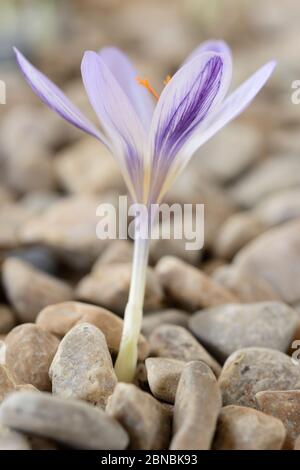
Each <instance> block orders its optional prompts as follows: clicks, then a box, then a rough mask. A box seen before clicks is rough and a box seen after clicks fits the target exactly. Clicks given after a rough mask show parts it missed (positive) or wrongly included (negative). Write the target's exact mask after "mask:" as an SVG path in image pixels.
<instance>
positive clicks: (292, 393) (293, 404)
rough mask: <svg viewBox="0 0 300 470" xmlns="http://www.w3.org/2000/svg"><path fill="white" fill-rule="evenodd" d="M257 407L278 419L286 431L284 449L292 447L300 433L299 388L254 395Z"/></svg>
mask: <svg viewBox="0 0 300 470" xmlns="http://www.w3.org/2000/svg"><path fill="white" fill-rule="evenodd" d="M255 398H256V400H257V403H258V406H259V409H260V410H261V411H263V412H264V413H266V414H268V415H271V416H274V417H275V418H278V419H280V420H281V421H282V422H283V424H284V426H285V429H286V431H287V435H286V439H285V442H284V446H283V448H284V449H293V448H294V445H295V441H296V439H297V437H298V436H299V435H300V390H289V391H265V392H259V393H257V394H256V395H255Z"/></svg>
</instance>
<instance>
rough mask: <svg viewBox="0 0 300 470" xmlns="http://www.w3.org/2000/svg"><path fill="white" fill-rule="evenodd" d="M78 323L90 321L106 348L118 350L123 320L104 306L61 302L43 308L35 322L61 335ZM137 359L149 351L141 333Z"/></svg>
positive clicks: (113, 352) (115, 352)
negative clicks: (97, 330)
mask: <svg viewBox="0 0 300 470" xmlns="http://www.w3.org/2000/svg"><path fill="white" fill-rule="evenodd" d="M78 323H90V324H92V325H94V326H96V327H97V328H99V329H100V330H101V331H102V333H104V336H105V339H106V342H107V346H108V349H109V351H110V353H111V354H112V355H114V356H115V355H116V354H117V353H118V351H119V345H120V341H121V335H122V330H123V320H122V319H121V318H120V317H118V316H117V315H115V314H114V313H112V312H110V311H109V310H106V309H105V308H102V307H98V306H96V305H91V304H86V303H83V302H63V303H60V304H55V305H49V306H48V307H46V308H44V309H43V310H42V311H41V312H40V313H39V315H38V316H37V319H36V324H37V325H38V326H40V327H41V328H43V329H44V330H46V331H49V332H50V333H52V334H54V335H56V336H59V337H61V338H62V337H63V336H64V335H65V334H66V333H67V332H68V331H69V330H70V329H71V328H72V327H73V326H75V325H76V324H78ZM138 351H139V360H140V361H143V360H144V359H145V357H147V355H148V353H149V346H148V343H147V341H146V339H145V338H144V337H143V335H140V337H139V344H138Z"/></svg>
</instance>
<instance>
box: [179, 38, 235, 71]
mask: <svg viewBox="0 0 300 470" xmlns="http://www.w3.org/2000/svg"><path fill="white" fill-rule="evenodd" d="M203 52H216V53H217V54H223V55H224V56H227V60H231V50H230V47H229V46H228V44H226V42H225V41H222V40H217V39H211V40H209V41H205V42H202V43H201V44H200V45H199V46H198V47H196V48H195V49H194V50H193V51H192V52H191V53H190V54H189V55H188V56H187V58H186V59H185V61H184V63H183V65H185V64H187V63H188V62H189V61H190V60H192V59H194V58H195V57H197V56H198V55H199V54H202V53H203Z"/></svg>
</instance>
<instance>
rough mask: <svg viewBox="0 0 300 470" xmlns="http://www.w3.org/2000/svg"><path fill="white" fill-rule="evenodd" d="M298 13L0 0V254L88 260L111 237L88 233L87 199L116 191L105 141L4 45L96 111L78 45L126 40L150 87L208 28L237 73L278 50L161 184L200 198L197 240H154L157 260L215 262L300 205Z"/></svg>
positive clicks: (225, 6)
mask: <svg viewBox="0 0 300 470" xmlns="http://www.w3.org/2000/svg"><path fill="white" fill-rule="evenodd" d="M299 14H300V2H299V1H298V0H285V1H284V2H282V0H252V1H250V0H210V1H207V0H184V1H180V0H163V1H162V0H151V2H149V1H147V0H43V1H38V0H1V2H0V80H3V81H4V82H5V83H6V87H7V96H6V101H7V103H6V105H0V171H1V173H0V252H1V253H2V255H3V256H7V254H11V253H13V254H18V256H23V257H25V258H26V259H29V260H30V261H31V262H32V263H33V264H35V265H37V266H38V267H39V268H41V269H44V270H48V271H49V272H58V273H59V275H60V276H70V277H71V278H72V277H73V276H75V275H74V272H73V271H74V270H76V272H77V271H78V272H80V273H81V274H82V272H84V273H85V272H88V271H89V270H90V269H91V267H92V264H93V263H94V262H95V261H96V260H97V258H98V256H99V255H102V253H103V251H105V250H106V248H107V244H106V243H105V242H99V241H97V240H95V224H96V221H95V207H96V206H97V205H98V204H99V202H100V201H101V200H112V201H114V200H115V199H116V196H117V195H118V194H122V193H124V192H125V188H124V184H123V182H122V178H121V177H120V174H119V171H118V168H117V167H116V165H115V164H114V161H113V159H112V158H111V157H110V156H109V155H108V154H107V152H106V151H105V149H103V148H102V147H101V146H100V145H99V143H98V142H96V141H95V142H94V141H93V139H92V138H90V137H86V136H84V135H83V134H82V133H80V132H79V131H77V130H75V129H73V128H72V127H71V126H69V125H68V124H66V123H64V122H63V121H62V120H61V119H60V118H59V117H57V116H56V115H54V114H53V113H52V112H51V111H50V110H48V109H47V108H46V107H45V106H44V105H43V104H41V103H40V102H39V100H38V99H37V97H36V96H35V95H34V94H33V93H32V91H31V90H30V88H29V87H28V86H27V84H26V83H25V81H24V79H23V77H22V76H21V74H20V71H19V70H18V69H17V67H16V64H15V60H14V57H13V54H12V46H13V45H16V46H18V48H19V49H20V50H21V51H22V52H23V53H24V54H25V55H26V56H27V57H28V58H29V59H30V60H31V61H32V62H33V63H34V64H35V65H36V66H37V67H38V68H39V69H40V70H42V71H43V72H44V73H45V74H46V75H48V76H49V77H50V78H51V79H52V80H53V81H54V82H55V83H57V84H58V85H59V86H61V87H62V88H63V90H64V91H65V93H66V94H67V95H68V96H69V97H70V98H71V99H72V100H74V102H76V103H77V104H78V105H80V107H81V109H82V110H86V112H87V114H89V115H90V116H91V118H92V119H95V118H94V115H93V112H92V111H91V109H90V106H89V105H88V102H87V98H86V95H85V92H84V89H83V86H82V82H81V78H80V62H81V58H82V55H83V52H84V51H85V50H86V49H93V50H97V49H99V48H101V47H103V46H106V45H115V46H118V47H120V48H122V49H123V50H124V51H125V52H126V53H128V54H129V55H130V57H131V59H132V61H133V62H134V63H135V64H136V68H137V70H138V72H139V74H140V75H141V76H145V77H147V78H149V80H150V81H151V83H153V85H154V86H155V87H156V88H157V89H158V90H160V89H161V88H162V86H163V85H162V82H163V79H164V77H165V76H166V75H167V74H172V73H174V71H175V70H176V68H177V67H178V66H179V65H180V64H181V62H182V61H183V60H184V58H185V57H186V55H187V54H188V53H189V52H190V51H191V50H192V49H193V48H194V47H196V46H197V45H198V44H199V43H200V42H201V41H204V40H206V39H208V38H216V39H217V38H222V39H225V40H226V41H228V43H229V44H230V46H231V47H232V49H233V58H234V76H233V86H235V85H237V84H239V83H241V82H242V81H243V80H244V79H246V78H247V77H248V76H249V74H251V73H253V72H254V71H255V70H256V69H258V68H259V67H260V66H261V65H263V64H264V63H265V62H266V61H268V60H270V59H276V60H277V61H278V66H277V69H276V71H275V74H274V75H273V76H272V78H271V80H270V81H269V82H268V84H267V86H266V87H265V88H264V89H263V90H262V92H261V93H260V94H259V95H258V97H257V98H256V99H255V101H254V103H253V104H252V105H251V107H250V108H249V109H247V111H246V112H245V113H244V114H243V115H242V116H241V117H239V118H238V119H237V120H235V121H234V123H231V124H230V125H229V126H227V127H226V129H224V130H223V131H221V132H220V133H219V134H218V136H216V137H215V138H214V139H212V141H211V142H209V143H208V144H206V145H205V146H204V147H203V148H202V149H200V151H199V152H198V153H197V155H195V156H194V158H193V160H192V162H191V164H190V165H189V167H188V168H187V170H186V172H185V173H184V174H183V175H182V177H180V179H179V181H178V182H177V183H176V185H175V186H174V188H173V189H172V190H171V191H170V192H169V194H168V196H167V199H168V200H169V201H177V202H182V203H184V202H203V203H205V210H206V227H205V229H206V240H205V249H204V250H202V252H201V253H197V252H184V249H183V244H180V242H163V241H158V242H156V243H154V245H153V248H152V263H155V262H156V261H157V260H158V259H159V258H160V256H162V255H163V254H169V253H170V254H175V255H177V256H179V257H181V258H183V259H185V260H187V261H188V262H191V263H193V264H197V265H201V266H203V268H204V269H207V271H208V272H213V270H214V269H215V268H216V267H217V266H220V265H222V264H225V263H228V262H230V261H231V260H232V259H233V258H234V256H235V255H236V253H237V252H238V251H239V250H240V249H241V248H242V247H243V246H244V245H245V244H247V243H248V242H249V241H251V239H253V238H255V237H256V236H258V235H260V234H261V233H262V232H264V231H266V230H268V229H270V228H271V227H273V226H276V225H280V224H281V223H283V222H286V221H287V220H289V219H292V218H295V217H299V216H300V198H299V195H300V160H299V149H300V133H299V124H300V106H297V105H295V104H292V101H291V94H292V88H291V85H292V81H293V80H297V79H300V52H299V39H300V37H299ZM120 256H121V255H120ZM124 256H125V258H126V255H124ZM47 263H48V264H47ZM62 265H64V270H62V269H61V266H62ZM66 269H67V271H66ZM68 269H69V270H70V271H68ZM66 272H67V273H68V274H66ZM70 272H71V274H70ZM81 274H80V275H81ZM76 276H77V275H76ZM76 276H75V277H76Z"/></svg>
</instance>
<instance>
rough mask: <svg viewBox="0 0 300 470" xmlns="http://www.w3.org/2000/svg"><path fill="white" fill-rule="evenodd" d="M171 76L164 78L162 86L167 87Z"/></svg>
mask: <svg viewBox="0 0 300 470" xmlns="http://www.w3.org/2000/svg"><path fill="white" fill-rule="evenodd" d="M171 78H172V77H171V75H167V76H166V78H165V79H164V85H167V84H168V83H169V81H170V80H171Z"/></svg>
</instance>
